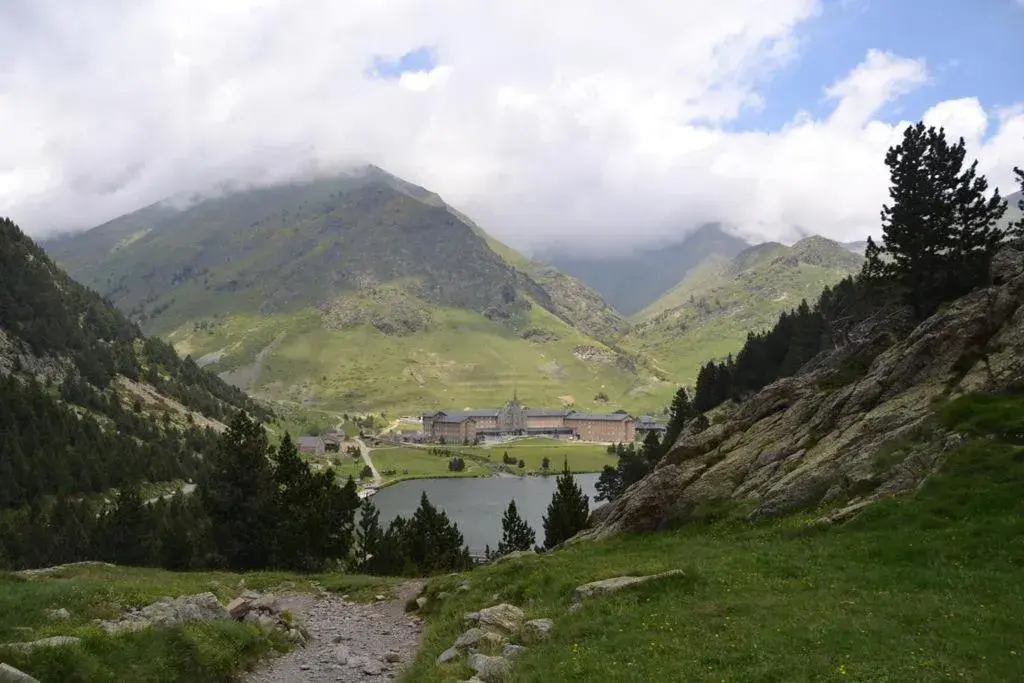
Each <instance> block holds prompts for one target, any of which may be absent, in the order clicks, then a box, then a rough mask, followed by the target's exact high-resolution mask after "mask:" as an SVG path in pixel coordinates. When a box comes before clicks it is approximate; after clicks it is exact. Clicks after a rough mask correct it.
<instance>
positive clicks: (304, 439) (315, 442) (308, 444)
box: [299, 436, 323, 448]
mask: <svg viewBox="0 0 1024 683" xmlns="http://www.w3.org/2000/svg"><path fill="white" fill-rule="evenodd" d="M322 441H323V439H321V438H320V437H319V436H300V437H299V448H317V447H318V446H319V445H320V443H321V442H322Z"/></svg>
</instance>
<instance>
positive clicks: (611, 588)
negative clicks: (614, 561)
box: [572, 569, 685, 603]
mask: <svg viewBox="0 0 1024 683" xmlns="http://www.w3.org/2000/svg"><path fill="white" fill-rule="evenodd" d="M684 574H685V572H683V570H681V569H670V570H669V571H667V572H661V573H660V574H650V575H648V576H616V577H614V578H611V579H602V580H601V581H591V582H590V583H585V584H583V585H582V586H577V587H576V590H575V591H573V594H572V599H573V602H577V603H578V602H581V601H583V600H585V599H586V598H592V597H594V596H596V595H603V594H605V593H614V592H615V591H619V590H622V589H623V588H626V587H628V586H635V585H636V584H638V583H647V582H648V581H654V580H656V579H663V578H666V577H669V576H682V575H684Z"/></svg>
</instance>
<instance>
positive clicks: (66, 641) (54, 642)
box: [0, 636, 82, 652]
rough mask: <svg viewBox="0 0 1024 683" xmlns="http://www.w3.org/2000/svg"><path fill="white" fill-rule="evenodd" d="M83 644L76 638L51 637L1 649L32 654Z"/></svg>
mask: <svg viewBox="0 0 1024 683" xmlns="http://www.w3.org/2000/svg"><path fill="white" fill-rule="evenodd" d="M80 642H82V639H81V638H77V637H75V636H50V637H49V638H40V639H39V640H30V641H28V642H24V643H4V644H3V645H0V647H6V648H10V649H12V650H17V651H19V652H31V651H32V650H38V649H39V648H44V647H66V646H68V645H77V644H78V643H80Z"/></svg>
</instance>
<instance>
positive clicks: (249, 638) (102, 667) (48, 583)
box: [0, 565, 394, 683]
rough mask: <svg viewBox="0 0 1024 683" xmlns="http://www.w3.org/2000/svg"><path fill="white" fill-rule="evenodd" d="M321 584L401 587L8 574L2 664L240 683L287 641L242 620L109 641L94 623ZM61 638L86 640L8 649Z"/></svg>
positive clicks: (366, 588)
mask: <svg viewBox="0 0 1024 683" xmlns="http://www.w3.org/2000/svg"><path fill="white" fill-rule="evenodd" d="M314 581H315V582H318V583H319V584H320V585H321V586H323V587H324V588H325V589H327V590H331V591H337V592H341V593H347V594H349V596H350V597H352V598H353V599H372V597H373V596H374V595H375V594H377V593H381V592H387V591H388V587H389V586H392V585H394V582H393V581H392V580H390V579H387V578H381V577H365V576H358V575H345V574H319V575H296V574H287V573H283V572H254V573H247V574H230V573H227V572H181V573H176V572H168V571H163V570H158V569H141V568H129V567H107V566H98V565H93V566H89V565H86V566H71V567H68V568H65V569H62V570H60V571H58V572H55V573H53V574H52V575H50V576H49V577H47V578H31V579H30V578H25V577H23V576H21V575H18V574H12V573H0V651H2V656H0V659H2V660H3V661H5V662H8V663H10V664H11V665H13V666H15V667H17V668H19V669H22V670H23V671H27V672H30V673H32V675H33V676H35V677H36V678H37V679H39V680H41V681H68V682H79V681H80V682H83V683H84V682H86V681H88V682H90V683H93V682H103V683H105V682H109V683H120V682H122V681H168V682H170V681H225V682H227V681H233V680H237V675H238V674H239V673H240V672H241V671H242V670H244V669H245V668H246V667H248V666H250V665H251V664H252V663H254V662H255V661H256V659H257V658H259V657H266V656H269V655H271V654H272V653H274V652H278V651H283V650H285V649H287V648H288V645H287V643H286V642H285V641H284V638H283V636H281V635H280V634H279V633H278V632H273V633H269V632H267V631H263V630H261V629H259V628H256V627H255V626H252V625H249V624H242V623H238V622H235V621H209V622H195V623H190V624H185V625H181V626H177V627H174V628H169V629H146V630H143V631H139V632H135V633H121V634H118V635H117V636H110V635H107V634H105V633H103V632H102V631H101V630H100V629H99V627H97V626H95V625H93V623H92V620H93V619H114V618H117V617H119V616H120V615H121V614H122V613H123V612H124V611H125V610H127V609H128V608H131V607H139V606H143V605H147V604H150V603H152V602H155V601H156V600H158V599H160V598H161V597H163V596H178V595H186V594H194V593H201V592H205V591H212V592H213V593H215V594H216V595H217V597H218V598H219V599H220V601H221V602H222V603H226V602H227V601H229V600H230V599H231V598H233V597H235V596H237V595H238V594H239V593H241V592H242V590H244V589H245V588H251V589H257V590H261V589H270V590H273V589H275V587H279V586H282V584H285V583H286V582H287V584H288V590H296V591H312V590H314V586H313V583H312V582H314ZM60 607H63V608H65V609H67V610H68V612H70V614H71V616H70V618H69V619H66V620H58V621H55V620H53V619H50V618H48V617H47V615H46V610H47V609H56V608H60ZM55 635H70V636H78V637H80V638H82V643H81V644H80V645H79V646H76V647H70V648H69V647H61V648H41V649H38V650H35V651H34V652H32V653H31V654H25V653H19V652H15V651H7V650H2V643H9V642H22V641H26V640H34V639H39V638H45V637H49V636H55Z"/></svg>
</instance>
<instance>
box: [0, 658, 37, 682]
mask: <svg viewBox="0 0 1024 683" xmlns="http://www.w3.org/2000/svg"><path fill="white" fill-rule="evenodd" d="M0 683H39V680H38V679H35V678H32V677H31V676H29V675H28V674H27V673H25V672H24V671H22V670H21V669H15V668H14V667H13V666H11V665H10V664H4V663H3V662H0Z"/></svg>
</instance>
